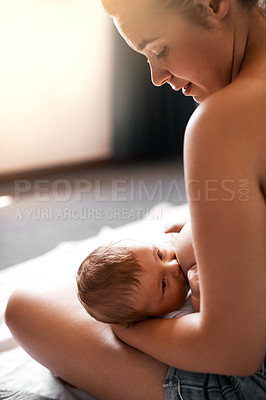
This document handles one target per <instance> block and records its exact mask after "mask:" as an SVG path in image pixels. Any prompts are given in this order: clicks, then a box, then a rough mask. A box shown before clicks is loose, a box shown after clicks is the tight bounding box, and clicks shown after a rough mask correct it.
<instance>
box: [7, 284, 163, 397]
mask: <svg viewBox="0 0 266 400" xmlns="http://www.w3.org/2000/svg"><path fill="white" fill-rule="evenodd" d="M6 321H7V324H8V326H9V328H10V329H11V331H12V333H13V335H14V336H15V338H16V339H17V340H18V342H19V343H20V344H21V345H22V347H23V348H24V349H25V350H26V351H27V352H28V353H29V354H30V355H31V356H32V357H33V358H35V359H36V360H37V361H39V362H40V363H41V364H43V365H45V366H46V367H47V368H49V369H50V370H51V371H52V372H53V373H55V374H56V375H57V376H60V377H61V378H63V379H64V380H66V381H68V382H69V383H71V384H73V385H74V386H77V387H78V388H80V389H82V390H84V391H86V392H88V393H90V394H91V395H92V396H94V397H95V398H97V399H103V400H107V399H108V400H112V399H114V400H119V399H121V400H127V399H134V400H136V399H139V400H145V399H149V400H150V399H153V400H156V399H160V400H163V399H164V389H163V382H164V380H165V376H166V373H167V369H168V367H167V366H166V365H164V364H162V363H160V362H158V361H156V360H154V359H152V358H150V357H149V356H147V355H145V354H144V353H142V352H140V351H138V350H136V349H134V348H132V347H130V346H127V345H126V344H124V343H122V342H120V341H119V340H118V339H117V338H116V337H115V335H114V334H113V332H112V330H111V328H110V327H109V326H108V325H105V324H102V323H99V322H97V321H95V320H93V319H92V318H90V317H89V315H88V314H87V313H86V312H85V311H84V310H83V308H82V307H81V305H80V303H79V302H78V300H77V296H76V289H75V285H74V284H73V283H69V284H68V285H62V286H61V287H60V288H59V287H56V288H53V289H50V290H47V289H45V288H42V289H40V288H38V289H36V290H35V291H34V292H33V291H32V290H30V291H29V290H24V291H19V292H16V293H14V294H13V295H12V296H11V299H10V301H9V304H8V306H7V311H6Z"/></svg>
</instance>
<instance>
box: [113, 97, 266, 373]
mask: <svg viewBox="0 0 266 400" xmlns="http://www.w3.org/2000/svg"><path fill="white" fill-rule="evenodd" d="M226 98H227V99H228V96H226ZM229 103H230V102H229ZM229 103H228V102H227V104H226V103H223V102H222V103H221V101H219V106H220V109H219V108H218V106H217V105H216V104H214V105H210V106H209V105H208V104H207V106H206V107H204V108H203V107H202V109H200V110H197V112H196V114H194V117H193V119H192V120H191V122H190V124H189V127H188V130H187V132H186V139H185V173H186V182H187V189H188V195H189V203H190V209H191V219H192V233H193V243H194V247H195V253H196V259H197V262H198V268H199V275H200V283H201V312H200V313H197V314H191V315H188V316H185V317H182V318H179V319H175V320H149V321H145V322H143V323H140V324H137V325H135V326H133V327H132V328H129V329H125V330H123V329H120V328H118V329H116V333H117V334H118V336H119V337H120V338H122V340H125V341H126V342H127V343H129V344H130V345H132V346H134V347H137V348H138V349H140V350H142V351H144V352H146V353H147V354H149V355H151V356H152V357H154V358H156V359H158V360H160V361H163V362H165V363H167V364H170V365H173V366H176V367H179V368H182V369H186V370H193V371H199V372H205V371H208V372H213V373H220V374H229V375H250V374H253V373H254V372H255V371H256V370H257V368H258V366H259V365H260V363H261V362H262V360H263V359H264V356H265V342H266V340H265V332H266V312H265V304H266V298H265V293H266V291H265V282H266V270H265V201H264V198H263V196H262V193H261V192H260V188H259V184H258V179H257V177H256V172H257V171H256V168H255V167H254V166H256V160H255V157H256V156H257V152H258V150H259V149H258V148H256V150H257V152H255V151H254V150H255V149H254V147H252V146H251V144H250V126H248V125H247V123H246V122H245V121H243V108H242V109H241V107H240V111H241V112H240V111H238V110H237V109H236V107H235V109H234V115H232V113H231V114H230V110H231V109H232V105H230V104H229ZM238 103H239V101H238ZM221 104H225V105H224V106H223V107H221ZM234 106H235V104H234ZM240 114H241V115H242V117H241V115H240ZM230 115H232V117H230ZM244 115H245V113H244ZM241 118H242V119H241ZM254 129H255V128H254ZM258 134H259V133H258ZM225 136H226V141H225ZM256 139H258V140H259V138H256ZM253 142H255V143H256V140H255V138H254V137H253ZM240 143H241V147H240ZM240 150H242V152H241V151H240ZM247 160H248V162H247ZM244 184H246V185H247V186H246V189H247V188H248V191H249V196H248V199H246V201H245V200H244V199H243V198H241V197H240V196H241V193H242V192H243V191H241V190H240V189H241V188H243V187H244V186H241V185H244Z"/></svg>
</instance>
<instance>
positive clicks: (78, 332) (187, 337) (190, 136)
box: [6, 0, 266, 400]
mask: <svg viewBox="0 0 266 400" xmlns="http://www.w3.org/2000/svg"><path fill="white" fill-rule="evenodd" d="M103 3H104V6H105V7H106V9H107V10H108V8H110V5H111V4H112V14H113V15H114V16H115V23H116V25H117V26H118V28H119V30H120V32H121V33H122V35H123V36H124V37H125V39H126V40H127V42H128V43H129V44H130V45H131V46H132V47H133V48H134V49H135V50H137V47H138V45H139V44H140V42H141V41H143V40H144V39H147V38H148V39H149V38H154V37H159V39H158V40H157V41H155V42H153V43H150V44H149V45H148V46H146V47H145V48H144V49H143V48H142V50H138V51H140V52H141V53H142V54H144V55H145V56H146V57H147V58H148V60H149V63H150V66H151V72H152V79H153V81H154V83H155V84H156V85H161V84H164V83H170V84H171V85H172V86H174V87H175V88H176V89H179V88H181V87H183V86H187V84H189V83H192V84H191V85H190V88H191V90H190V95H193V96H194V97H195V98H196V100H197V101H199V102H203V103H202V104H201V105H200V106H199V108H198V109H197V111H196V112H195V113H194V115H193V117H192V119H191V120H190V122H189V125H188V128H187V131H186V137H185V154H184V157H185V178H186V184H187V189H188V194H189V206H190V211H191V226H192V237H193V247H194V249H195V254H196V259H197V262H198V270H199V276H200V292H201V300H200V301H201V304H200V309H201V312H200V313H195V314H191V315H188V316H185V317H182V318H179V319H177V320H160V321H159V320H158V321H157V320H156V321H155V320H153V321H145V322H142V323H139V324H137V325H136V326H134V327H131V328H129V329H124V328H122V327H119V328H117V329H116V334H117V335H118V336H119V337H120V338H121V339H122V340H123V341H125V342H126V343H128V344H129V345H130V346H133V347H130V346H128V345H127V344H125V343H122V342H121V341H118V339H117V338H116V337H115V336H114V335H113V333H112V331H111V329H110V327H108V326H104V325H102V324H99V323H96V322H95V321H93V320H91V319H89V317H88V315H87V314H86V313H85V311H83V309H82V307H81V306H80V305H79V303H78V301H77V300H76V296H75V291H74V289H73V288H71V287H68V288H64V287H63V288H62V289H60V290H59V289H56V290H55V289H54V290H52V291H51V292H50V293H48V292H47V291H44V292H43V293H40V292H39V291H38V293H35V294H34V293H30V292H25V291H24V292H20V293H15V294H14V295H13V296H12V297H11V299H10V302H9V305H8V308H7V313H6V319H7V323H8V325H9V327H10V328H11V330H12V332H13V334H14V336H15V337H16V338H17V340H18V341H19V342H20V343H21V345H22V346H23V347H24V348H25V349H26V350H27V351H28V352H29V353H30V354H31V355H32V356H33V357H35V358H36V359H37V360H38V361H40V362H41V363H43V364H44V365H46V366H47V367H48V368H50V369H51V370H53V371H54V372H55V373H56V374H58V375H59V376H61V377H62V378H63V379H66V380H68V381H69V382H70V383H72V384H74V385H76V386H78V387H80V388H82V389H83V390H86V391H88V392H89V393H91V394H92V395H93V396H95V397H96V398H97V399H106V398H108V399H110V400H112V399H116V400H119V399H123V400H127V399H134V400H135V399H151V398H152V399H163V398H164V392H163V388H162V382H163V381H164V379H165V375H166V370H167V366H166V364H167V365H173V366H176V367H178V368H181V369H186V370H193V371H199V372H210V373H221V374H228V375H251V374H253V373H254V372H255V371H256V370H257V368H258V367H259V365H260V364H261V362H262V361H263V359H264V357H265V352H266V348H265V347H266V346H265V345H266V337H265V332H266V312H265V304H266V290H265V284H266V267H265V260H266V253H265V252H266V250H265V242H266V238H265V232H266V218H265V217H266V213H265V193H266V176H265V175H266V174H265V171H266V158H265V126H266V114H265V110H264V108H265V103H266V53H265V46H266V22H265V19H263V17H259V15H258V14H257V12H256V11H255V10H253V11H250V10H249V11H248V12H247V11H246V10H244V9H242V8H240V6H239V5H238V3H237V2H236V1H235V0H221V1H220V2H217V1H215V2H208V1H207V0H202V3H203V4H204V7H206V8H207V10H208V12H209V13H210V18H211V21H212V23H213V24H214V26H215V27H216V28H217V29H213V30H211V31H204V30H203V28H200V27H196V26H194V27H193V28H192V26H191V25H187V24H188V22H184V21H183V22H180V19H179V18H178V17H175V18H174V16H173V15H172V14H171V13H170V15H165V18H166V20H165V22H166V23H165V24H162V23H161V22H160V23H159V20H158V15H159V14H158V13H155V12H154V13H152V9H151V8H149V7H151V0H134V1H133V0H132V1H131V2H130V7H125V8H123V7H122V5H124V4H125V0H116V1H114V0H113V1H112V0H105V1H104V2H103ZM126 4H127V5H128V4H129V2H126ZM141 5H142V6H141ZM139 10H141V11H139ZM160 15H161V14H160ZM134 16H137V17H134ZM142 16H143V18H142ZM147 16H149V18H147ZM144 22H145V23H144ZM218 28H219V29H218ZM176 30H178V34H176V35H175V34H174V32H176ZM180 38H182V40H180ZM192 43H194V45H193V46H192ZM165 47H167V48H166V53H165V54H167V57H165V58H164V56H163V57H159V58H158V52H159V51H162V50H163V49H165ZM198 50H199V51H198ZM180 60H181V61H180ZM242 180H244V181H242ZM241 184H242V186H241ZM243 185H244V186H243ZM245 185H246V186H245ZM206 188H207V189H206ZM244 188H245V189H247V190H248V192H247V191H245V190H244ZM225 288H226V296H225ZM151 335H152V336H151ZM151 337H152V340H151ZM139 350H140V351H139ZM203 355H204V357H203ZM90 366H92V368H90ZM103 371H104V374H103ZM103 375H104V378H103ZM103 379H104V381H105V384H103ZM121 382H126V385H122V384H121Z"/></svg>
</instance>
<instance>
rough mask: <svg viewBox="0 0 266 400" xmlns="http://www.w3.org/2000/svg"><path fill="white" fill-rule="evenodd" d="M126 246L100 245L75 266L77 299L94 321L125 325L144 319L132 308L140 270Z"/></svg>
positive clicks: (136, 260)
mask: <svg viewBox="0 0 266 400" xmlns="http://www.w3.org/2000/svg"><path fill="white" fill-rule="evenodd" d="M126 243H127V242H126V241H118V242H111V243H108V244H104V245H101V246H100V247H98V248H97V249H96V250H94V251H93V252H92V253H91V254H90V255H89V256H88V257H87V258H86V259H85V260H84V261H83V262H82V264H81V266H80V267H79V270H78V274H77V286H78V297H79V300H80V302H81V304H82V305H83V306H84V308H85V309H86V311H87V312H88V313H89V314H90V315H91V316H92V317H94V318H95V319H96V320H98V321H101V322H105V323H109V324H120V325H128V324H130V323H133V322H137V321H141V320H143V319H145V317H146V316H147V315H145V312H144V310H141V311H137V310H136V307H134V298H135V297H136V296H137V288H139V286H140V280H139V278H140V275H141V274H142V269H141V266H140V264H139V260H138V259H137V254H136V252H135V250H134V248H132V247H130V246H128V245H126Z"/></svg>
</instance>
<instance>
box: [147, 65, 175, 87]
mask: <svg viewBox="0 0 266 400" xmlns="http://www.w3.org/2000/svg"><path fill="white" fill-rule="evenodd" d="M149 65H150V70H151V80H152V83H153V84H154V86H162V85H164V84H165V83H167V82H168V81H170V79H171V77H172V75H171V74H170V72H169V71H167V70H166V69H164V68H161V67H160V66H159V65H158V63H155V62H153V63H151V62H150V63H149Z"/></svg>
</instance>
